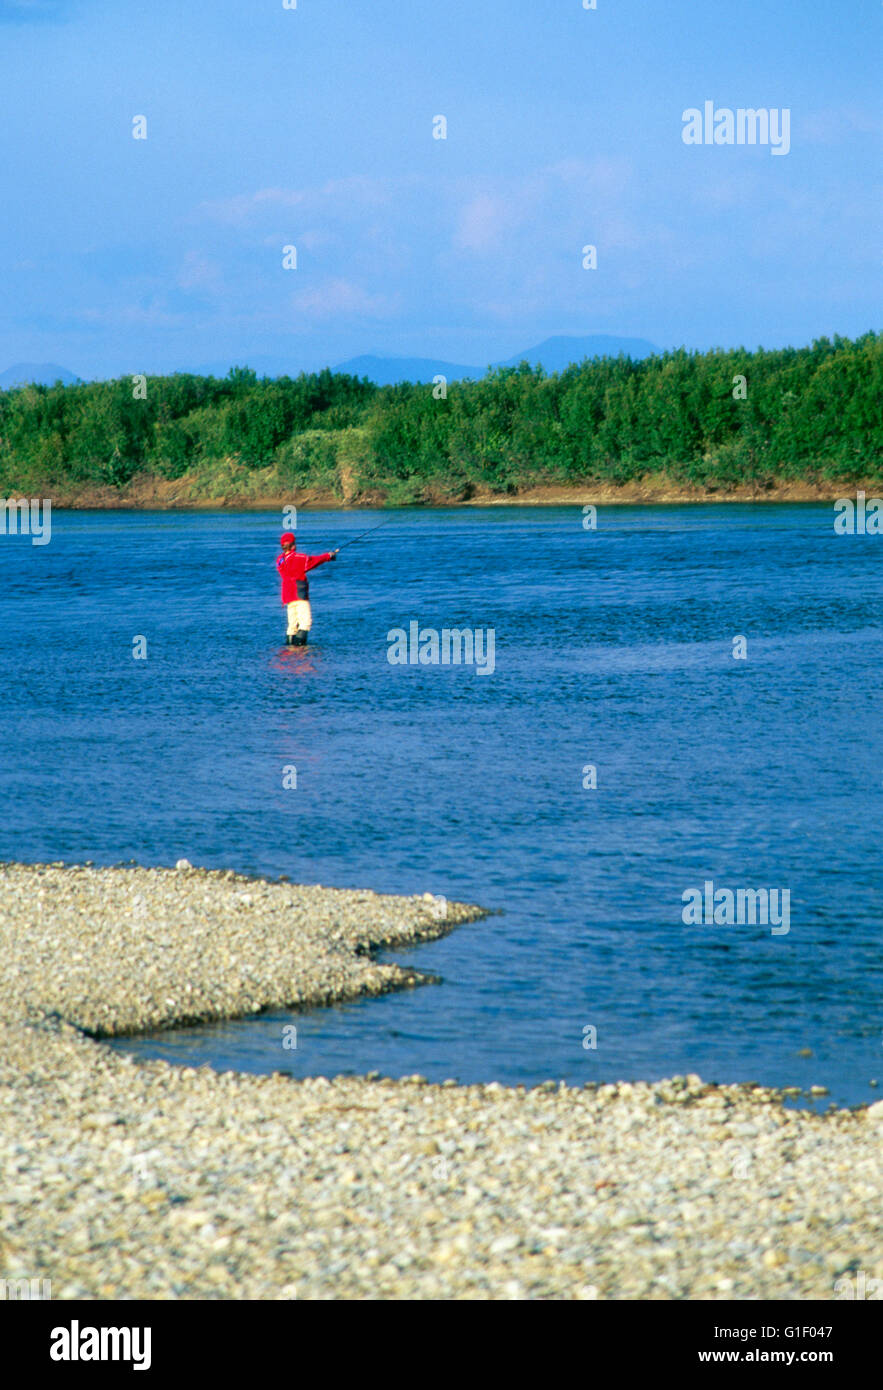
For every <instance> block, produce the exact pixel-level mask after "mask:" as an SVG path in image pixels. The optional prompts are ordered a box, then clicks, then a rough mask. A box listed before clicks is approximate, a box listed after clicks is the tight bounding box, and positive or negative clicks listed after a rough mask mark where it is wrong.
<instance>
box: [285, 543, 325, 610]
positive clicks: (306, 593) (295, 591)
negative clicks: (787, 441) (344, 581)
mask: <svg viewBox="0 0 883 1390" xmlns="http://www.w3.org/2000/svg"><path fill="white" fill-rule="evenodd" d="M333 558H334V557H333V555H332V554H331V552H330V550H329V551H326V553H325V554H324V555H302V554H301V553H300V551H298V550H289V552H288V554H287V555H286V553H285V551H283V552H282V554H281V555H279V556H278V557H277V559H276V568H277V570H278V571H279V573H280V575H281V576H282V602H283V603H294V601H295V599H298V598H300V599H308V598H309V597H310V585H309V580H308V579H307V570H314V569H315V568H316V566H317V565H324V563H325V561H326V560H332V559H333Z"/></svg>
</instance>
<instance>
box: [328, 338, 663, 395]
mask: <svg viewBox="0 0 883 1390" xmlns="http://www.w3.org/2000/svg"><path fill="white" fill-rule="evenodd" d="M658 351H659V349H658V348H657V347H654V345H653V344H652V343H648V342H647V339H646V338H613V337H610V336H609V335H608V334H606V333H596V334H595V335H594V336H592V337H587V338H566V337H562V336H558V337H554V338H546V340H545V342H542V343H540V344H539V345H538V346H537V347H533V348H527V349H526V350H525V351H524V352H516V354H515V356H514V357H507V358H506V359H505V361H502V362H492V363H491V367H517V366H518V364H519V362H529V363H530V365H531V366H532V367H536V366H539V365H541V366H542V367H543V368H544V369H545V371H547V372H560V371H563V370H564V368H565V367H569V366H570V365H571V363H573V362H582V360H583V358H585V357H618V356H619V355H620V353H622V355H623V356H625V357H633V358H641V357H649V356H650V355H651V354H652V353H654V352H658ZM334 370H335V372H346V373H349V374H350V375H351V376H366V377H368V379H369V380H370V381H374V382H376V383H377V385H378V386H393V385H395V383H396V382H397V381H413V382H423V383H428V382H431V381H432V378H433V377H434V376H444V377H446V378H447V380H448V381H460V380H463V379H464V378H465V379H468V380H472V381H476V380H478V378H479V377H483V376H484V374H485V372H487V371H488V370H489V368H487V367H466V366H464V365H463V363H462V362H442V361H437V360H436V359H435V358H432V357H370V356H366V357H351V358H350V359H349V361H347V362H341V363H340V364H339V365H338V366H337V367H335V368H334Z"/></svg>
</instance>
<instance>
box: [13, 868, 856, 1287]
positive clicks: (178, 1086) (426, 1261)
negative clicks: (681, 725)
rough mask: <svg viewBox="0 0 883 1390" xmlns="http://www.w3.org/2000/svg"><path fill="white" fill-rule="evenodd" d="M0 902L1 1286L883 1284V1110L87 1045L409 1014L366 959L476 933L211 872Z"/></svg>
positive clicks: (95, 879)
mask: <svg viewBox="0 0 883 1390" xmlns="http://www.w3.org/2000/svg"><path fill="white" fill-rule="evenodd" d="M0 883H2V893H0V1161H2V1189H0V1191H2V1196H0V1278H6V1279H14V1278H41V1279H42V1278H48V1279H51V1281H52V1296H53V1297H54V1298H56V1299H58V1298H70V1297H85V1298H97V1299H113V1298H119V1297H142V1298H172V1297H176V1298H182V1297H183V1298H282V1299H290V1298H295V1297H298V1298H343V1297H353V1298H429V1297H433V1298H520V1297H545V1298H583V1299H593V1298H663V1299H664V1298H673V1297H689V1298H746V1299H747V1298H759V1297H767V1298H775V1299H782V1298H834V1297H836V1296H837V1295H836V1293H835V1289H834V1283H835V1280H837V1279H839V1278H841V1277H848V1276H850V1274H851V1272H856V1271H859V1270H863V1271H865V1273H866V1275H867V1276H869V1277H878V1278H879V1277H883V1253H881V1216H880V1212H881V1201H880V1196H881V1177H883V1171H881V1170H883V1165H881V1157H880V1155H881V1141H883V1105H876V1106H873V1107H871V1108H870V1109H867V1110H861V1111H842V1110H840V1111H831V1112H829V1113H827V1114H825V1115H816V1114H814V1113H812V1112H808V1111H797V1110H789V1109H785V1108H784V1107H783V1105H782V1096H781V1094H780V1093H777V1092H774V1091H772V1090H769V1089H767V1088H760V1087H752V1086H744V1087H739V1086H713V1085H706V1084H705V1083H703V1082H702V1081H701V1080H700V1078H699V1077H695V1076H691V1077H686V1078H672V1079H671V1080H669V1081H664V1082H660V1083H658V1084H656V1085H646V1084H635V1085H628V1084H623V1085H620V1086H597V1087H596V1086H590V1087H586V1088H583V1089H567V1088H563V1087H559V1086H557V1085H556V1084H555V1083H553V1082H549V1083H547V1084H546V1085H544V1086H541V1087H539V1088H535V1089H533V1090H531V1091H528V1092H525V1091H523V1090H522V1089H520V1088H518V1089H507V1088H504V1087H502V1086H498V1085H490V1086H458V1085H454V1084H445V1085H442V1086H436V1085H427V1084H424V1083H422V1082H421V1081H420V1080H419V1079H412V1080H410V1081H388V1080H377V1079H375V1080H369V1079H367V1078H358V1077H338V1078H335V1079H334V1080H326V1079H323V1078H316V1079H313V1080H310V1081H294V1080H291V1079H290V1078H288V1077H285V1076H282V1075H278V1074H277V1075H273V1076H245V1075H237V1074H232V1073H225V1074H216V1073H214V1072H212V1071H210V1070H208V1069H206V1068H200V1069H199V1070H194V1069H188V1068H175V1067H171V1066H168V1065H167V1064H165V1063H162V1062H148V1063H142V1062H135V1061H134V1060H133V1059H132V1058H130V1057H128V1056H126V1055H123V1054H119V1053H116V1052H112V1051H111V1050H110V1049H108V1048H106V1047H105V1046H103V1045H102V1044H101V1042H99V1041H96V1040H95V1037H94V1036H90V1035H104V1036H110V1035H119V1034H123V1033H127V1032H133V1031H136V1030H145V1029H155V1028H161V1027H171V1026H175V1025H178V1024H181V1023H182V1022H195V1021H197V1020H202V1019H209V1018H229V1017H236V1016H240V1015H243V1014H246V1013H249V1012H255V1011H256V1010H258V1009H281V1008H284V1007H285V1006H286V1005H291V1006H301V1007H303V1006H306V1005H309V1004H319V1003H329V1002H332V1001H334V1000H338V999H344V998H354V997H356V996H357V995H360V994H365V993H375V994H376V993H380V992H382V991H384V990H387V989H395V988H402V987H407V986H409V985H412V984H416V983H419V982H420V980H421V978H422V977H420V976H419V975H418V974H417V973H416V972H413V971H405V970H401V969H400V968H399V967H397V966H395V965H381V964H378V963H377V962H376V961H375V960H374V959H373V958H372V956H371V954H370V951H371V949H372V948H373V947H376V946H378V945H380V944H387V945H394V944H404V943H413V942H417V941H420V940H427V939H431V938H433V937H437V936H439V935H441V934H442V933H444V932H445V931H448V930H450V929H451V928H452V927H453V926H455V925H458V924H461V923H466V922H469V921H474V920H476V919H477V918H478V917H480V916H481V915H482V913H481V910H480V909H478V908H473V907H469V906H467V905H460V904H443V903H441V902H440V901H439V900H437V899H431V898H430V897H429V896H428V895H427V896H426V897H416V898H393V897H389V896H378V895H376V894H373V893H362V892H344V891H340V890H332V889H323V888H320V887H298V886H295V885H290V884H284V883H269V882H265V881H263V880H254V879H249V878H244V877H242V876H239V875H235V874H231V873H226V874H225V873H222V872H205V871H201V870H195V869H191V868H189V867H182V868H181V869H178V870H156V869H153V870H145V869H101V870H98V869H93V868H89V867H84V868H64V867H61V866H39V865H35V866H24V865H4V866H0ZM443 909H444V916H442V915H441V914H442V910H443ZM279 1046H280V1053H279V1056H280V1067H282V1066H284V1064H285V1055H286V1054H285V1048H284V1038H283V1036H282V1030H281V1029H280V1043H279ZM358 1067H359V1059H358V1058H356V1057H354V1058H353V1068H354V1070H358Z"/></svg>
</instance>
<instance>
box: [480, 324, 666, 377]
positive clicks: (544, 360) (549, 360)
mask: <svg viewBox="0 0 883 1390" xmlns="http://www.w3.org/2000/svg"><path fill="white" fill-rule="evenodd" d="M658 351H659V348H657V347H654V346H653V344H652V343H648V342H647V339H646V338H611V337H610V336H609V335H608V334H606V333H596V334H594V335H593V336H592V337H588V338H565V337H561V336H558V337H555V338H546V339H545V341H544V342H542V343H540V345H539V346H538V347H535V348H528V350H527V352H516V354H515V356H514V357H507V358H506V361H505V362H495V363H494V366H495V367H517V366H518V364H519V362H529V363H530V365H531V366H532V367H536V366H538V365H542V366H543V367H544V368H545V370H546V371H547V372H563V370H564V368H565V367H569V366H570V365H571V363H573V362H582V360H583V358H584V357H619V356H620V354H622V356H623V357H633V358H641V357H650V356H651V355H652V354H653V353H654V352H658Z"/></svg>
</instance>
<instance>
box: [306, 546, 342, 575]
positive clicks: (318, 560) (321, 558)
mask: <svg viewBox="0 0 883 1390" xmlns="http://www.w3.org/2000/svg"><path fill="white" fill-rule="evenodd" d="M336 559H337V551H336V550H326V552H325V554H324V555H308V556H307V569H308V570H314V569H315V568H316V566H317V565H324V564H325V562H326V560H336Z"/></svg>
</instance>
